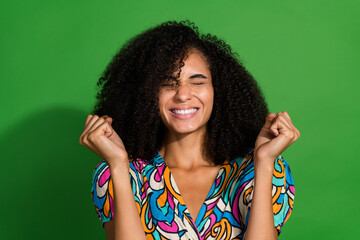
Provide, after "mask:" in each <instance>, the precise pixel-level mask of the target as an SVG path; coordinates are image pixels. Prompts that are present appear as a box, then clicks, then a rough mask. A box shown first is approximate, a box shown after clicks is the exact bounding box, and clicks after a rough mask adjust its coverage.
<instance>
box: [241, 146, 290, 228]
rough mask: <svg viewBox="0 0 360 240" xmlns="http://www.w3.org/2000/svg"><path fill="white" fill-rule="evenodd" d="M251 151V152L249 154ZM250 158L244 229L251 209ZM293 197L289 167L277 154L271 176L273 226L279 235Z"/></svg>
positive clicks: (252, 181) (252, 184)
mask: <svg viewBox="0 0 360 240" xmlns="http://www.w3.org/2000/svg"><path fill="white" fill-rule="evenodd" d="M252 154H253V152H251V155H252ZM249 158H250V163H249V165H248V167H249V171H248V172H247V175H248V176H250V178H252V179H249V183H250V184H249V187H248V189H249V191H248V192H247V194H246V196H245V197H246V199H247V201H246V202H247V204H246V205H247V211H246V218H245V223H244V225H245V229H246V228H247V223H248V219H249V215H250V211H251V199H252V195H253V186H254V163H253V159H252V156H251V157H249ZM294 197H295V187H294V180H293V177H292V175H291V171H290V167H289V165H288V163H287V162H286V161H285V159H284V158H283V157H282V156H281V155H279V156H278V157H277V158H276V159H275V162H274V172H273V177H272V204H273V215H274V226H275V227H276V229H277V231H278V235H280V233H281V230H282V227H283V225H284V223H285V222H286V221H287V220H288V219H289V217H290V215H291V213H292V210H293V204H294Z"/></svg>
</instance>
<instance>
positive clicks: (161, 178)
mask: <svg viewBox="0 0 360 240" xmlns="http://www.w3.org/2000/svg"><path fill="white" fill-rule="evenodd" d="M129 177H130V182H131V186H132V190H133V194H134V198H135V202H136V206H137V208H138V211H139V215H140V217H141V221H142V224H143V227H144V231H145V233H146V237H147V239H160V240H161V239H186V240H189V239H191V240H193V239H243V236H244V233H245V230H246V227H247V222H248V218H249V213H250V210H251V199H252V194H253V186H254V163H253V149H251V151H249V152H248V154H246V155H245V156H244V157H243V158H236V159H233V160H231V161H226V162H225V163H224V164H222V166H221V168H220V170H219V172H218V175H217V177H216V180H215V181H214V183H213V185H212V187H211V189H210V192H209V193H208V195H207V197H206V199H205V202H204V203H203V205H202V207H201V209H200V212H199V213H198V216H197V219H196V220H195V219H192V218H191V216H190V213H189V211H188V209H187V207H186V205H185V203H184V200H183V199H182V197H181V194H180V192H179V189H178V187H177V186H176V183H175V181H174V178H173V177H172V175H171V172H170V170H169V168H168V167H167V165H166V164H165V162H164V159H163V158H162V157H161V156H160V154H158V155H157V156H156V157H154V158H153V159H151V160H150V161H144V160H141V159H137V160H131V161H130V173H129ZM91 195H92V199H93V201H94V204H95V209H96V212H97V214H98V217H99V219H100V220H101V222H102V223H103V224H104V223H105V222H107V221H110V220H111V219H112V218H113V215H114V211H113V186H112V181H111V178H110V169H109V168H108V165H107V164H106V162H105V161H102V162H100V163H99V164H98V165H97V166H96V168H95V170H94V174H93V183H92V187H91ZM294 195H295V188H294V182H293V178H292V175H291V172H290V168H289V165H288V164H287V162H286V161H285V160H284V158H282V157H281V155H279V156H278V157H277V158H276V160H275V168H274V173H273V179H272V202H273V213H274V223H275V227H276V229H277V230H278V233H279V234H280V232H281V228H282V226H283V224H284V223H285V222H286V221H287V219H288V218H289V216H290V214H291V212H292V209H293V202H294Z"/></svg>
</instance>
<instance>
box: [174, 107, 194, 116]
mask: <svg viewBox="0 0 360 240" xmlns="http://www.w3.org/2000/svg"><path fill="white" fill-rule="evenodd" d="M198 110H199V108H190V109H185V110H184V109H171V110H170V111H171V112H172V113H174V114H178V115H188V114H192V113H194V112H197V111H198Z"/></svg>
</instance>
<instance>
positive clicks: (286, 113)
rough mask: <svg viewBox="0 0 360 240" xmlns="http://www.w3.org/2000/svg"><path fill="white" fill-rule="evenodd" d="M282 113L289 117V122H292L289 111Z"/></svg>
mask: <svg viewBox="0 0 360 240" xmlns="http://www.w3.org/2000/svg"><path fill="white" fill-rule="evenodd" d="M282 113H283V114H284V115H285V116H286V117H287V118H288V119H289V121H290V122H291V124H293V122H292V121H291V118H290V116H289V113H288V112H287V111H283V112H282Z"/></svg>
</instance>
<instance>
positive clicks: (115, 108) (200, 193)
mask: <svg viewBox="0 0 360 240" xmlns="http://www.w3.org/2000/svg"><path fill="white" fill-rule="evenodd" d="M98 86H100V87H101V90H100V92H99V94H98V95H97V98H98V102H97V105H96V106H95V110H94V115H89V116H88V117H87V119H86V122H85V127H84V131H83V133H82V134H81V136H80V143H81V144H82V145H84V146H85V147H87V148H88V149H90V150H91V151H93V152H94V153H96V154H97V155H98V156H99V157H101V158H102V159H103V161H102V162H100V163H99V164H98V165H97V167H96V169H95V171H94V175H93V185H92V197H93V201H94V203H95V207H96V211H97V213H98V216H99V218H100V219H101V221H102V223H103V226H104V228H105V231H106V235H107V238H108V239H137V240H138V239H246V240H250V239H277V237H278V234H279V233H280V231H281V228H282V226H283V224H284V223H285V221H286V220H287V219H288V217H289V216H290V214H291V211H292V207H293V205H292V204H293V199H294V186H293V181H292V177H291V173H290V169H289V166H288V165H287V163H286V161H285V160H284V159H283V158H282V157H281V156H280V154H281V153H282V152H283V151H284V150H285V149H286V148H287V147H289V146H290V145H291V144H292V143H293V142H295V141H296V140H297V139H298V138H299V136H300V133H299V131H298V130H297V129H296V127H294V125H293V124H292V122H291V118H290V116H289V114H288V113H287V112H286V111H284V112H278V113H277V114H275V113H268V109H267V105H266V103H265V101H264V98H263V96H262V94H261V91H260V89H259V87H258V86H257V84H256V82H255V80H254V79H253V78H252V76H251V75H250V74H249V73H248V72H247V71H246V70H245V68H244V67H243V66H242V64H241V63H240V62H239V61H238V60H237V59H236V56H235V54H234V53H233V52H232V51H231V48H230V46H228V45H227V44H226V43H225V42H224V41H222V40H219V39H218V38H217V37H215V36H212V35H210V34H208V35H201V34H199V32H198V29H197V27H195V26H194V24H193V23H190V22H188V21H184V22H166V23H163V24H161V25H159V26H156V27H154V28H151V29H149V30H147V31H145V32H143V33H142V34H140V35H138V36H136V37H134V38H133V39H131V40H130V41H128V42H127V43H126V44H125V45H124V46H123V48H122V49H121V50H120V51H119V52H118V53H117V54H116V55H115V57H114V58H113V60H112V62H111V63H110V64H109V65H108V67H107V69H106V70H105V72H104V73H103V76H102V77H101V78H100V80H99V82H98ZM99 116H101V117H99ZM110 176H111V178H110ZM255 183H256V184H255ZM134 200H135V201H134Z"/></svg>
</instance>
